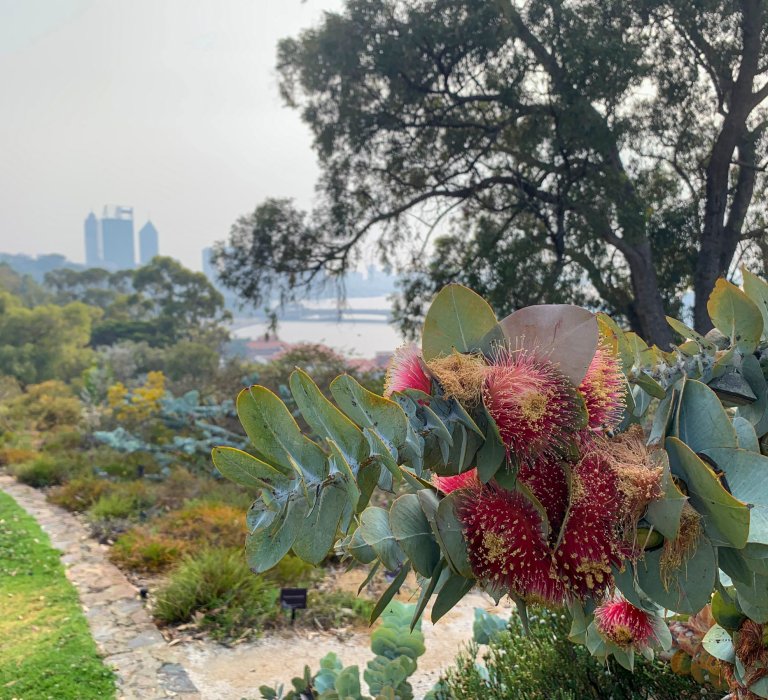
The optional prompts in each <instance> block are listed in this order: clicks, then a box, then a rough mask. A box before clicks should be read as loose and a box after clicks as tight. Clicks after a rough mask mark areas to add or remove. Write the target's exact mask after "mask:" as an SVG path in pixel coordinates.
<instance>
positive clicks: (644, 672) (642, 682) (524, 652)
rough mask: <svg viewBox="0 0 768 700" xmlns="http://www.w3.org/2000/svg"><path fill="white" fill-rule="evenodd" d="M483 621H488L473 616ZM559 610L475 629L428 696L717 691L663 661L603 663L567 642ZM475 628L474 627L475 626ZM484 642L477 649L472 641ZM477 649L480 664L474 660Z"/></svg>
mask: <svg viewBox="0 0 768 700" xmlns="http://www.w3.org/2000/svg"><path fill="white" fill-rule="evenodd" d="M478 617H479V618H480V619H483V624H484V625H485V626H489V625H490V624H491V623H490V622H489V621H487V620H486V619H485V618H487V617H493V616H489V615H488V614H487V613H482V614H481V615H480V616H478ZM568 628H569V624H568V622H567V619H566V617H565V615H563V614H561V613H558V612H552V611H549V610H546V609H544V608H542V609H538V610H536V611H535V614H533V615H531V616H530V617H529V625H528V631H527V633H526V632H525V631H524V630H523V625H522V622H521V621H520V618H519V617H518V616H516V615H513V616H512V618H511V619H510V620H509V631H507V632H502V633H496V634H495V635H494V636H493V637H492V638H491V639H490V640H488V639H487V638H482V637H481V638H479V637H478V635H477V632H476V634H475V641H474V644H470V645H469V647H468V648H467V650H466V651H464V652H463V653H461V654H460V655H459V657H458V659H457V660H456V665H455V666H452V667H451V668H449V669H448V671H447V672H446V673H445V674H444V676H443V678H442V679H441V683H440V684H439V688H440V690H437V691H434V692H433V694H432V695H431V696H429V697H431V698H432V700H440V699H441V698H445V700H448V699H449V698H450V699H451V700H474V698H498V700H582V698H584V699H586V698H595V699H598V698H600V699H604V700H650V698H654V699H655V700H678V698H680V699H681V700H682V699H683V698H691V699H693V698H702V700H703V699H705V698H711V699H712V700H715V699H716V698H720V697H721V696H722V693H721V692H715V691H713V690H712V689H708V690H705V689H702V688H700V686H699V685H698V684H697V683H695V682H693V681H692V680H690V679H687V678H681V677H680V676H676V675H675V674H674V673H673V672H672V670H671V669H670V667H669V664H667V663H665V662H663V661H659V660H656V661H646V660H645V659H643V660H642V661H640V662H638V664H637V667H636V668H635V671H634V673H631V672H629V671H627V670H625V669H624V668H622V667H621V666H619V665H618V664H612V663H609V664H608V665H607V666H603V665H601V664H600V663H598V662H597V661H596V660H595V659H594V658H592V657H591V656H590V654H589V651H588V650H587V649H586V648H585V647H581V646H575V645H573V644H572V643H571V642H569V641H568V639H567V636H568ZM476 629H477V628H476ZM487 643H490V645H489V647H488V648H487V649H485V650H483V651H482V652H480V650H479V649H478V646H477V645H478V644H487ZM478 653H480V655H481V658H482V664H478V663H476V661H475V659H476V658H477V656H478Z"/></svg>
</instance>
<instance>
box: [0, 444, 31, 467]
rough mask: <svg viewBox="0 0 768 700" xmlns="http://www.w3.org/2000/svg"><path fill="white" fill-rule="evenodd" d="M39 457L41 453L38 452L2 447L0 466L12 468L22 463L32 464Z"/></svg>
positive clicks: (23, 448)
mask: <svg viewBox="0 0 768 700" xmlns="http://www.w3.org/2000/svg"><path fill="white" fill-rule="evenodd" d="M39 456H40V453H39V452H38V451H37V450H30V449H27V448H25V447H11V446H7V447H2V448H0V465H5V466H12V465H14V464H19V463H21V462H31V461H32V460H33V459H37V458H38V457H39Z"/></svg>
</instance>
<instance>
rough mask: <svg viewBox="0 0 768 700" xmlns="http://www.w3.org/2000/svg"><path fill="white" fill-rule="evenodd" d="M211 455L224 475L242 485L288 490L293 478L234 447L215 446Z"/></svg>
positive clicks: (272, 489)
mask: <svg viewBox="0 0 768 700" xmlns="http://www.w3.org/2000/svg"><path fill="white" fill-rule="evenodd" d="M211 456H212V458H213V463H214V465H216V469H218V470H219V471H220V472H221V474H222V476H225V477H226V478H227V479H229V480H230V481H234V482H235V483H236V484H240V485H241V486H252V487H256V488H262V489H270V490H271V491H287V490H288V489H289V488H290V487H291V480H290V479H289V478H288V477H287V476H285V474H283V473H282V472H280V471H278V470H277V469H275V468H274V467H273V466H271V465H269V464H267V463H266V462H262V461H261V460H260V459H257V458H256V457H253V456H252V455H249V454H248V453H247V452H243V451H242V450H238V449H235V448H234V447H214V448H213V450H212V452H211Z"/></svg>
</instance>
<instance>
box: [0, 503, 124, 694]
mask: <svg viewBox="0 0 768 700" xmlns="http://www.w3.org/2000/svg"><path fill="white" fill-rule="evenodd" d="M0 590H2V591H3V595H2V596H1V597H0V631H1V632H2V635H0V688H3V691H4V694H3V697H8V698H11V697H15V698H60V699H61V700H102V699H104V698H112V697H114V695H115V682H114V674H113V673H112V671H110V670H109V669H108V668H107V667H106V666H105V665H104V663H103V662H102V660H101V658H100V657H99V654H98V653H97V651H96V646H95V644H94V642H93V639H92V637H91V633H90V631H89V629H88V624H87V622H86V620H85V617H84V616H83V612H82V609H81V607H80V602H79V600H78V597H77V593H76V591H75V590H74V588H73V587H72V584H71V583H69V581H68V580H67V578H66V576H65V574H64V568H63V566H62V564H61V562H60V553H59V552H58V551H56V550H55V549H53V548H52V547H51V545H50V542H49V541H48V537H47V536H46V534H45V533H44V532H43V531H42V529H41V528H40V527H39V525H37V523H36V522H35V521H34V519H33V518H32V517H31V516H29V515H27V514H26V513H25V512H24V510H23V509H22V508H21V507H20V506H18V505H17V504H16V503H15V502H14V501H13V499H12V498H11V497H10V496H8V495H7V494H4V493H0Z"/></svg>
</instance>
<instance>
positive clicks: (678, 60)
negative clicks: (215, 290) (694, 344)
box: [217, 0, 768, 345]
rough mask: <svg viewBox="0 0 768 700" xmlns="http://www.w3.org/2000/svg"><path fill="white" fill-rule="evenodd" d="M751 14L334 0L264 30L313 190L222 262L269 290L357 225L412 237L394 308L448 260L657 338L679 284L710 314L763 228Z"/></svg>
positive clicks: (765, 77)
mask: <svg viewBox="0 0 768 700" xmlns="http://www.w3.org/2000/svg"><path fill="white" fill-rule="evenodd" d="M767 17H768V5H767V4H766V2H765V1H764V0H729V1H726V2H714V1H712V0H688V1H685V2H683V0H668V1H663V0H632V1H630V2H615V1H609V2H602V1H601V2H598V1H597V0H584V1H582V2H578V3H577V2H570V1H564V0H527V1H526V2H512V1H511V0H499V1H498V2H484V1H482V0H418V1H416V2H405V0H347V2H346V3H345V5H344V8H343V11H341V12H338V13H326V14H325V16H324V19H323V20H322V21H321V22H320V23H319V25H318V26H316V27H314V28H311V29H309V30H307V31H305V32H304V33H302V34H301V35H300V36H299V37H296V38H289V39H285V40H283V41H282V42H281V43H280V46H279V51H278V70H279V73H280V79H281V92H282V95H283V97H284V98H285V100H286V101H287V103H288V104H289V105H290V106H292V107H294V108H296V109H298V110H300V112H301V115H302V118H303V120H304V121H305V123H306V124H307V125H308V126H309V128H310V129H311V130H312V133H313V135H314V147H315V150H316V152H317V155H318V157H319V162H320V166H321V170H322V175H321V179H320V182H319V183H318V206H317V209H316V211H314V212H312V214H311V216H310V215H304V214H302V213H301V212H298V211H296V209H295V208H294V207H293V206H292V204H291V203H290V202H286V201H281V200H269V201H267V202H265V203H263V204H262V205H260V206H259V207H258V208H257V209H256V211H255V212H254V213H253V214H252V215H249V216H246V217H243V218H242V219H240V220H239V221H238V222H236V224H235V225H234V226H233V229H232V232H231V236H230V240H229V241H228V242H227V243H226V244H221V245H220V246H219V248H218V250H217V260H218V265H219V267H220V270H221V273H220V274H221V279H222V281H223V282H224V283H225V284H227V285H229V286H230V287H232V288H234V289H236V290H238V291H240V293H241V294H243V295H244V296H245V297H247V298H249V299H251V300H252V301H254V302H255V303H263V302H265V301H270V300H274V299H275V298H277V297H278V296H279V297H280V298H281V299H282V300H285V299H286V298H290V297H291V296H295V295H296V294H297V293H299V290H300V288H301V287H302V286H305V287H306V285H308V284H310V280H312V279H313V277H314V278H317V277H318V276H319V277H324V276H325V275H331V276H333V275H339V274H341V273H343V272H344V271H345V270H346V269H348V268H349V266H350V265H351V264H353V263H354V261H355V257H356V255H358V254H359V253H360V251H361V249H362V246H364V245H366V241H369V239H372V238H373V239H375V240H376V242H377V244H378V250H379V251H381V254H382V257H383V258H384V259H385V260H390V261H392V260H394V259H395V257H394V256H393V255H392V252H393V251H394V250H395V249H396V245H397V244H398V243H401V242H403V241H409V242H411V243H412V244H415V245H413V246H412V249H413V256H414V264H413V265H412V266H411V272H410V274H409V275H408V276H407V277H406V279H405V283H404V294H403V297H402V300H401V303H400V306H399V310H398V313H399V317H400V320H401V322H402V323H403V325H405V326H406V327H408V326H409V324H410V327H413V325H414V319H415V318H417V317H418V316H419V315H420V313H421V310H422V306H423V303H424V300H425V299H426V298H428V297H430V296H431V295H432V294H433V293H434V291H435V289H436V288H437V287H438V286H439V285H441V284H443V283H444V282H446V281H461V282H465V283H468V284H470V285H472V286H473V287H474V288H476V289H478V291H480V292H481V293H483V294H485V295H487V296H488V297H489V298H490V299H491V300H492V301H493V302H494V303H495V304H496V305H497V307H498V308H497V310H498V311H499V312H501V313H504V312H507V311H509V310H510V309H511V308H516V307H519V306H524V305H526V304H532V303H537V302H554V301H576V302H580V303H588V304H589V305H590V306H592V307H593V308H602V309H604V310H606V311H608V312H610V313H612V314H613V315H615V316H617V317H623V318H624V319H626V320H627V321H628V322H629V323H630V325H631V326H632V327H633V328H634V329H635V330H637V331H639V332H640V333H641V334H642V335H643V336H644V337H646V338H647V339H649V340H652V341H654V342H658V343H662V344H665V345H666V344H668V342H669V341H670V331H669V329H668V327H667V325H666V323H665V319H664V315H665V313H675V312H677V311H678V308H677V307H679V305H680V303H681V299H682V296H683V294H685V293H686V291H688V290H691V289H692V290H693V291H694V294H695V308H694V317H695V318H694V320H695V325H696V327H697V329H698V330H700V331H706V330H708V329H709V327H710V320H709V317H708V315H707V313H706V300H707V298H708V296H709V293H710V291H711V290H712V288H713V285H714V283H715V281H716V280H717V278H718V277H720V276H722V275H725V274H728V272H729V269H730V268H731V266H732V264H733V263H734V260H735V259H741V260H742V261H743V262H747V263H749V262H750V261H752V262H756V261H757V259H758V258H759V253H760V251H761V249H762V247H764V246H765V236H766V223H767V219H766V211H765V194H766V167H767V166H768V135H767V130H768V110H766V98H768V19H767ZM431 231H436V232H437V233H438V235H439V239H438V242H437V245H435V246H434V247H433V248H432V253H431V256H432V257H431V259H428V258H429V256H428V255H426V254H425V251H427V250H429V249H428V248H426V247H424V238H425V236H426V235H429V233H431Z"/></svg>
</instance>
